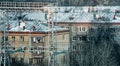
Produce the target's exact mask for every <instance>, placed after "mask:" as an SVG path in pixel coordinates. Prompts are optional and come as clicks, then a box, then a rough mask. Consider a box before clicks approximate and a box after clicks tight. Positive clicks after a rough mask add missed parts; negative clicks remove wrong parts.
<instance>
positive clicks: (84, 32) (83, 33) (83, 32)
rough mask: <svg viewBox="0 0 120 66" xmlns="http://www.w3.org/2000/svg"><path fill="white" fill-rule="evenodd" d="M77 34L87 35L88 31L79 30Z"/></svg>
mask: <svg viewBox="0 0 120 66" xmlns="http://www.w3.org/2000/svg"><path fill="white" fill-rule="evenodd" d="M77 35H87V32H86V31H82V32H77Z"/></svg>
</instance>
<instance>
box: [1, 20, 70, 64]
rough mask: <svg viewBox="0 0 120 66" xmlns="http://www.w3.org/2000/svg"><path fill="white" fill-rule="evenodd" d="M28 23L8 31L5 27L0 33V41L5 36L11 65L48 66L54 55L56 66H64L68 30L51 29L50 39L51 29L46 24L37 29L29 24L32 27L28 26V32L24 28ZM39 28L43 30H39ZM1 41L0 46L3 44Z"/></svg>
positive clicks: (66, 53) (66, 57)
mask: <svg viewBox="0 0 120 66" xmlns="http://www.w3.org/2000/svg"><path fill="white" fill-rule="evenodd" d="M28 23H30V22H28ZM28 23H26V24H25V25H23V24H22V22H21V23H20V26H17V27H13V26H11V27H9V29H8V27H7V31H5V33H4V32H1V38H2V41H4V40H3V38H4V36H5V39H6V41H5V42H7V43H6V46H8V47H9V48H7V52H8V53H9V54H10V60H11V63H13V64H14V63H16V62H18V63H24V64H28V65H33V66H35V65H39V66H43V65H49V64H51V63H50V61H51V60H52V59H50V58H51V55H54V56H55V58H54V59H55V63H56V64H57V66H66V64H68V62H63V60H64V61H66V60H68V58H69V56H68V49H69V30H67V29H65V28H61V27H56V28H53V30H54V32H53V34H54V35H53V37H52V31H51V28H49V29H48V26H47V24H46V25H45V24H41V25H40V24H39V25H40V26H39V27H38V26H36V25H34V24H32V23H31V24H32V25H34V27H33V26H32V25H29V27H32V29H31V30H29V27H26V26H27V24H28ZM9 25H12V23H11V24H9ZM37 27H38V28H37ZM40 27H44V28H43V29H39V28H40ZM38 29H39V30H38ZM45 29H46V30H45ZM18 30H19V31H18ZM37 30H38V31H37ZM2 41H1V44H3V43H2ZM53 49H54V50H53Z"/></svg>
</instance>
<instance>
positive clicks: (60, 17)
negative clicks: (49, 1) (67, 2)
mask: <svg viewBox="0 0 120 66" xmlns="http://www.w3.org/2000/svg"><path fill="white" fill-rule="evenodd" d="M43 9H44V11H42V12H41V11H40V13H36V14H34V12H33V13H32V15H31V13H30V14H29V15H31V16H28V18H29V19H36V20H41V21H42V22H47V21H48V17H46V15H47V16H51V20H52V21H54V22H91V21H93V20H95V16H96V18H107V21H109V22H120V20H119V18H120V16H117V15H116V14H115V11H117V10H118V11H120V6H95V7H91V6H86V7H43ZM46 12H48V13H46ZM49 13H52V14H50V15H49ZM32 16H34V17H32ZM114 16H115V19H113V17H114ZM101 21H103V22H104V20H101Z"/></svg>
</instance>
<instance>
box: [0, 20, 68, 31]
mask: <svg viewBox="0 0 120 66" xmlns="http://www.w3.org/2000/svg"><path fill="white" fill-rule="evenodd" d="M2 27H5V28H2ZM0 28H1V29H0V30H1V31H3V30H6V31H11V32H13V31H14V32H51V31H52V30H54V32H56V31H66V30H68V29H66V28H62V27H59V26H54V27H53V28H50V27H49V26H48V24H46V23H41V22H38V21H22V20H21V21H20V22H19V21H16V20H14V21H13V20H11V21H8V22H1V23H0Z"/></svg>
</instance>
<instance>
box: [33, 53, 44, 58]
mask: <svg viewBox="0 0 120 66" xmlns="http://www.w3.org/2000/svg"><path fill="white" fill-rule="evenodd" d="M32 57H33V58H44V52H41V53H39V54H36V53H32Z"/></svg>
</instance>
